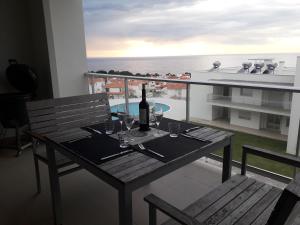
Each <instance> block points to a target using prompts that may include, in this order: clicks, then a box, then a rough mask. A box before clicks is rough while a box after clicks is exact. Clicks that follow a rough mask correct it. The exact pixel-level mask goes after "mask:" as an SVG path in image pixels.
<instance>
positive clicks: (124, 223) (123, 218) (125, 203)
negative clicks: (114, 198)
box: [119, 189, 132, 225]
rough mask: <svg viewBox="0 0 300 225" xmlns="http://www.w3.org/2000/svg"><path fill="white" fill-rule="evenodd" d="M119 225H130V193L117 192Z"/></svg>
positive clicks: (126, 191) (123, 190)
mask: <svg viewBox="0 0 300 225" xmlns="http://www.w3.org/2000/svg"><path fill="white" fill-rule="evenodd" d="M119 224H120V225H132V192H131V191H128V190H126V189H122V190H119Z"/></svg>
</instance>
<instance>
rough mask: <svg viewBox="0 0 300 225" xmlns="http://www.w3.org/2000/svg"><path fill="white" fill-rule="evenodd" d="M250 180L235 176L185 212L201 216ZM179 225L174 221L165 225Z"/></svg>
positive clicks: (193, 215)
mask: <svg viewBox="0 0 300 225" xmlns="http://www.w3.org/2000/svg"><path fill="white" fill-rule="evenodd" d="M247 180H248V177H246V176H241V175H235V176H233V177H232V178H231V179H229V180H228V181H226V182H225V183H223V184H222V185H220V186H218V187H216V188H215V189H214V190H212V191H211V192H209V193H208V194H206V195H205V196H203V197H202V198H200V199H199V200H197V201H196V202H195V203H193V204H191V205H190V206H188V207H187V208H186V209H184V210H183V211H184V212H185V213H186V214H188V215H190V216H192V217H195V216H196V215H198V214H199V212H202V211H203V210H205V209H206V208H208V207H209V206H210V205H212V204H214V203H215V202H216V201H218V200H219V199H220V198H222V197H223V196H224V195H226V194H227V193H228V192H230V191H231V190H233V189H234V188H235V187H236V186H238V185H240V184H242V183H243V182H246V181H247ZM174 224H178V223H176V222H175V221H173V220H169V221H167V222H166V223H164V225H174Z"/></svg>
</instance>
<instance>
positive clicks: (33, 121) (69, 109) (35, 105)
mask: <svg viewBox="0 0 300 225" xmlns="http://www.w3.org/2000/svg"><path fill="white" fill-rule="evenodd" d="M26 107H27V113H28V118H29V125H30V130H31V131H32V132H35V133H38V134H40V135H47V134H50V133H53V132H59V131H64V130H68V129H72V128H78V127H82V126H88V125H91V124H95V123H100V122H103V121H105V120H107V119H111V115H110V107H109V102H108V98H107V94H106V93H99V94H92V95H80V96H72V97H64V98H54V99H45V100H39V101H32V102H27V103H26Z"/></svg>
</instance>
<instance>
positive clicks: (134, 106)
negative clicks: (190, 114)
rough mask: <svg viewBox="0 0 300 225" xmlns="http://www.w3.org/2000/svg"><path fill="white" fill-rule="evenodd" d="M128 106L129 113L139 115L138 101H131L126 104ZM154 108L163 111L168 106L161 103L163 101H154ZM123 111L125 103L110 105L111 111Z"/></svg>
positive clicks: (168, 107) (167, 109) (168, 108)
mask: <svg viewBox="0 0 300 225" xmlns="http://www.w3.org/2000/svg"><path fill="white" fill-rule="evenodd" d="M128 107H129V113H130V114H131V115H133V116H138V115H139V102H131V103H129V104H128ZM154 107H155V109H160V108H161V109H162V111H163V112H166V111H169V110H170V106H168V105H166V104H163V103H155V106H154ZM118 109H119V111H121V112H125V103H123V104H118V105H114V106H111V107H110V110H111V112H117V111H118Z"/></svg>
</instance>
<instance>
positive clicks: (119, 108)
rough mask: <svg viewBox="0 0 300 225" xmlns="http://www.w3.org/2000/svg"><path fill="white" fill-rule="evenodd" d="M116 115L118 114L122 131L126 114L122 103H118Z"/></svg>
mask: <svg viewBox="0 0 300 225" xmlns="http://www.w3.org/2000/svg"><path fill="white" fill-rule="evenodd" d="M117 115H118V118H119V121H120V125H121V131H122V130H123V121H124V117H125V116H126V112H125V107H124V105H122V104H120V105H118V106H117Z"/></svg>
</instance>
